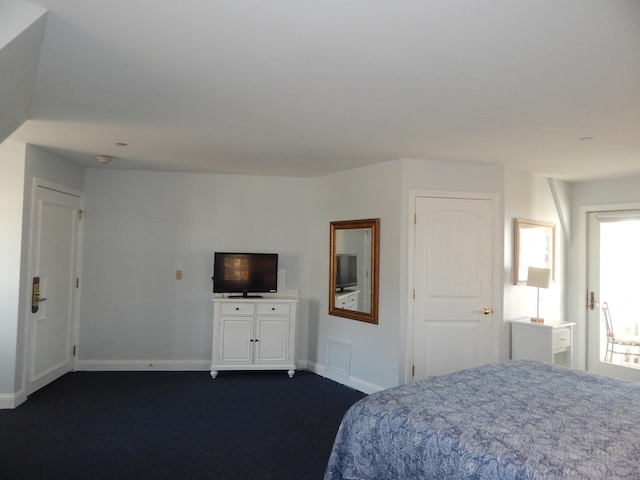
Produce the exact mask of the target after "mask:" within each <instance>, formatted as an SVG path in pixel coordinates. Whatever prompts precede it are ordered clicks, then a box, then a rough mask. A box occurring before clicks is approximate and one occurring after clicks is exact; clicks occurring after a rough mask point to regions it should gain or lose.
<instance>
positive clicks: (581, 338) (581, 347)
mask: <svg viewBox="0 0 640 480" xmlns="http://www.w3.org/2000/svg"><path fill="white" fill-rule="evenodd" d="M618 210H640V203H639V202H628V203H604V204H602V203H601V204H592V205H581V206H580V207H579V218H578V232H580V234H579V235H578V268H577V270H578V281H577V284H578V287H577V291H576V296H577V301H576V307H577V308H576V323H577V327H578V328H577V337H578V338H577V349H576V350H577V351H576V353H575V354H574V356H573V358H574V359H576V358H577V359H578V365H577V366H578V368H579V369H580V370H585V371H586V369H587V347H588V338H587V330H588V325H587V308H588V306H587V305H588V302H589V299H588V297H589V292H588V288H589V282H588V272H587V261H588V260H589V258H588V242H587V239H588V235H589V231H588V228H589V214H590V213H598V212H612V211H618Z"/></svg>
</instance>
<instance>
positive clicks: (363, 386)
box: [306, 362, 386, 394]
mask: <svg viewBox="0 0 640 480" xmlns="http://www.w3.org/2000/svg"><path fill="white" fill-rule="evenodd" d="M306 363H307V365H306V369H307V370H310V371H312V372H313V373H317V374H318V375H320V376H322V377H325V378H328V379H329V380H333V381H334V382H338V383H340V384H342V385H346V386H347V387H351V388H353V389H354V390H358V391H360V392H363V393H366V394H371V393H375V392H379V391H380V390H384V389H385V388H386V387H381V386H379V385H374V384H373V383H369V382H366V381H364V380H362V379H360V378H356V377H354V376H353V375H350V376H348V377H347V376H342V375H338V374H335V373H333V372H331V371H329V370H327V369H326V368H325V367H324V365H318V364H317V363H312V362H306Z"/></svg>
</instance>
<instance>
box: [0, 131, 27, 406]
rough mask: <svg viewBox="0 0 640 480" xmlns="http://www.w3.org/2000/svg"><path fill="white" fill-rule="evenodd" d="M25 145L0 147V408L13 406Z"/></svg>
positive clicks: (4, 144)
mask: <svg viewBox="0 0 640 480" xmlns="http://www.w3.org/2000/svg"><path fill="white" fill-rule="evenodd" d="M24 171H25V145H24V144H23V143H18V142H14V141H11V140H6V141H5V142H3V143H1V144H0V222H1V223H0V224H1V225H2V227H1V228H0V251H1V252H2V255H0V272H2V274H1V275H0V408H12V407H14V406H15V405H16V398H15V393H16V383H17V381H16V355H17V352H18V319H19V313H18V312H19V306H20V302H19V298H20V256H21V252H22V205H23V198H24Z"/></svg>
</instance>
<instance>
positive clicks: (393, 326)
mask: <svg viewBox="0 0 640 480" xmlns="http://www.w3.org/2000/svg"><path fill="white" fill-rule="evenodd" d="M400 180H401V162H400V161H393V162H385V163H381V164H378V165H373V166H368V167H362V168H357V169H353V170H347V171H344V172H340V173H336V174H333V175H326V176H323V177H319V178H315V179H314V186H313V193H314V195H313V213H312V218H313V222H312V225H311V232H312V233H311V248H310V258H311V271H312V272H313V275H312V277H311V298H310V313H309V367H310V368H311V369H313V370H314V371H317V372H318V373H320V374H322V375H326V376H327V377H329V378H333V379H335V380H336V381H339V382H341V383H345V384H347V385H351V386H353V387H355V388H359V389H361V390H363V391H374V390H378V389H380V388H382V387H388V386H393V385H397V384H398V371H399V358H400V353H401V350H400V339H399V336H398V335H399V330H400V324H401V323H402V322H403V319H402V318H401V317H400V316H399V315H398V311H399V308H400V303H401V302H400V297H399V294H400V292H399V289H398V282H397V280H398V278H400V277H401V275H402V268H403V267H402V265H401V258H400V254H401V245H400V225H401V219H400V216H401V214H400V208H401V207H400V205H401V197H400ZM365 218H380V252H379V253H380V265H379V267H380V270H379V282H380V285H379V292H380V295H379V297H380V299H379V310H378V317H379V318H378V325H372V324H369V323H365V322H359V321H356V320H350V319H346V318H342V317H335V316H331V315H329V314H328V311H329V295H328V291H329V289H328V286H329V224H330V222H332V221H337V220H357V219H365ZM330 339H333V340H338V341H340V342H342V343H343V344H346V345H350V356H347V357H346V358H344V359H341V360H344V364H341V365H340V367H341V368H340V370H341V371H340V372H337V373H336V372H332V371H331V370H327V364H328V359H327V350H328V341H329V340H330ZM343 367H344V368H343ZM345 372H346V373H345Z"/></svg>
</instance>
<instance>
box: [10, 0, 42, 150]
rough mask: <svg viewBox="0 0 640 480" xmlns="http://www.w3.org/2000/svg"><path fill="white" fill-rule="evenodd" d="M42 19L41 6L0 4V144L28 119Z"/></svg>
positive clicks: (11, 2) (40, 44)
mask: <svg viewBox="0 0 640 480" xmlns="http://www.w3.org/2000/svg"><path fill="white" fill-rule="evenodd" d="M45 18H46V10H44V9H43V8H41V7H37V6H35V5H30V4H28V3H25V2H15V1H11V0H3V1H1V2H0V72H2V82H0V112H2V114H1V115H0V142H2V141H3V140H5V139H6V138H7V137H8V136H9V135H10V134H11V133H12V132H13V131H14V130H15V129H16V128H18V127H19V126H20V125H21V124H22V123H23V122H24V121H25V120H27V118H28V116H29V106H30V104H31V97H32V94H33V88H34V85H35V82H36V73H37V70H38V60H39V58H40V49H41V47H42V40H43V38H44V30H45Z"/></svg>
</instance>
